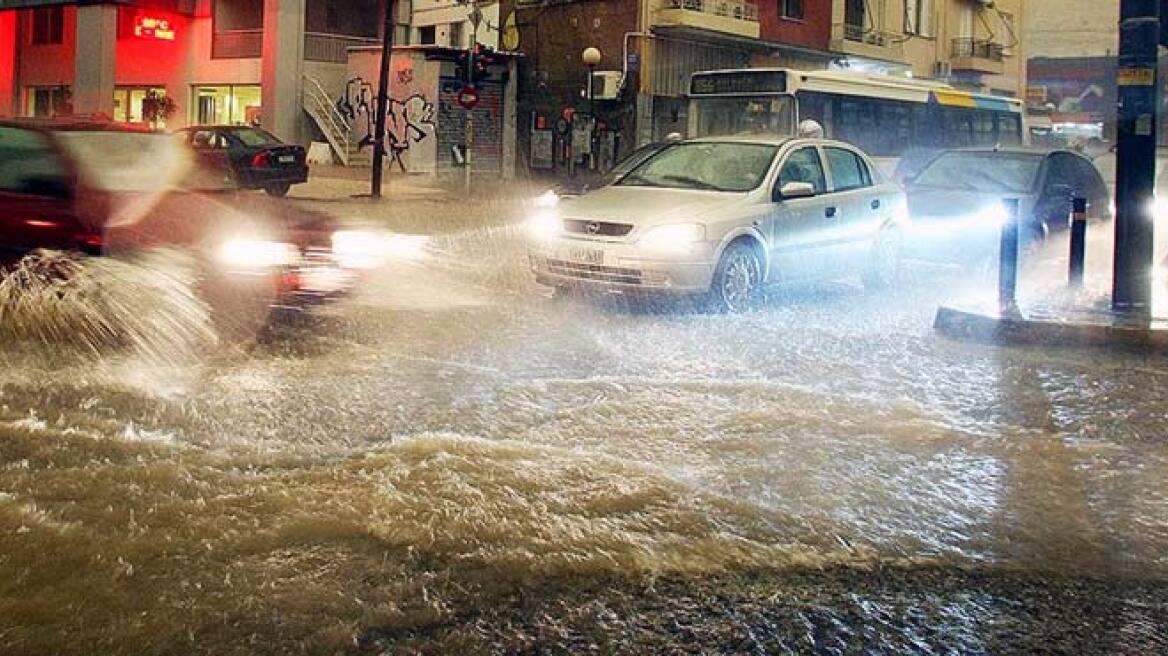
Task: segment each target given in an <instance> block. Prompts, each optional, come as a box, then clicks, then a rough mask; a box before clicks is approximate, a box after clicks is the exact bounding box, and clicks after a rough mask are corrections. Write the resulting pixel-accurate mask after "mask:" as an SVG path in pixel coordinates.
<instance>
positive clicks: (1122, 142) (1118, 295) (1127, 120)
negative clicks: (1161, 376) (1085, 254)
mask: <svg viewBox="0 0 1168 656" xmlns="http://www.w3.org/2000/svg"><path fill="white" fill-rule="evenodd" d="M1160 3H1161V0H1121V3H1120V28H1119V29H1120V33H1119V72H1118V75H1119V117H1118V125H1117V128H1118V130H1117V131H1118V139H1117V141H1118V143H1117V151H1116V160H1117V161H1116V176H1115V196H1116V210H1117V212H1116V217H1115V272H1114V273H1115V278H1114V282H1113V287H1112V297H1111V307H1112V310H1114V311H1115V312H1122V313H1125V314H1129V315H1131V316H1133V317H1136V318H1147V317H1150V316H1151V307H1152V269H1153V266H1154V264H1155V262H1154V255H1153V243H1152V240H1153V203H1152V201H1153V196H1154V193H1155V184H1156V91H1157V86H1156V67H1157V55H1158V54H1159V52H1158V49H1159V44H1160V37H1161V34H1160Z"/></svg>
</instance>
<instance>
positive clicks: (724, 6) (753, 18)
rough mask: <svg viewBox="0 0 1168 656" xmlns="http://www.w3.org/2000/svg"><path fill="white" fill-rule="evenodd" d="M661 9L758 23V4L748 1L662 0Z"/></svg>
mask: <svg viewBox="0 0 1168 656" xmlns="http://www.w3.org/2000/svg"><path fill="white" fill-rule="evenodd" d="M662 8H663V9H685V10H687V11H696V12H701V13H703V14H709V15H711V16H720V17H723V18H733V19H735V20H741V21H750V22H754V23H757V22H758V4H757V3H755V2H751V1H748V0H664V2H663V3H662Z"/></svg>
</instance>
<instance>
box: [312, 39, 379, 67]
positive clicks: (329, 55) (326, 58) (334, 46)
mask: <svg viewBox="0 0 1168 656" xmlns="http://www.w3.org/2000/svg"><path fill="white" fill-rule="evenodd" d="M380 44H381V40H380V39H368V38H364V37H358V36H345V35H343V34H322V33H319V32H306V33H305V34H304V60H305V61H314V62H329V63H333V64H347V63H348V62H349V48H351V47H354V46H369V45H380Z"/></svg>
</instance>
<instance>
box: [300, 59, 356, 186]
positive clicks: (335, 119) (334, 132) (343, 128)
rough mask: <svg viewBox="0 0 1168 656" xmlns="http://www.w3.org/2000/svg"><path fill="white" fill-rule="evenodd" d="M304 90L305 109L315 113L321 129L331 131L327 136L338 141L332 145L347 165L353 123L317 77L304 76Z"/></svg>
mask: <svg viewBox="0 0 1168 656" xmlns="http://www.w3.org/2000/svg"><path fill="white" fill-rule="evenodd" d="M304 91H305V92H304V102H305V110H306V111H308V113H309V114H315V115H314V116H313V118H315V119H316V120H317V122H318V123H320V124H321V126H320V127H321V129H323V130H324V131H325V132H326V133H329V134H327V136H329V137H330V138H331V140H333V141H335V142H336V143H334V144H332V145H333V147H334V148H336V149H337V150H338V151H339V152H338V153H337V155H338V156H339V157H340V158H341V161H342V162H343V163H344V164H345V165H348V163H349V141H350V139H349V135H350V134H351V133H352V129H353V126H352V124H351V123H350V122H349V120H348V119H347V118H346V117H345V116H344V115H343V114H341V112H340V111H339V110H338V109H337V107H336V105H335V104H333V101H332V99H331V98H330V97H329V95H328V92H327V91H325V90H324V87H323V86H321V84H320V82H318V81H317V80H316V79H315V78H313V77H311V76H308V75H305V76H304ZM310 105H311V106H310ZM313 110H315V112H314V111H313Z"/></svg>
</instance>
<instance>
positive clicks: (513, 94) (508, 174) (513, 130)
mask: <svg viewBox="0 0 1168 656" xmlns="http://www.w3.org/2000/svg"><path fill="white" fill-rule="evenodd" d="M518 128H519V61H518V60H516V59H515V58H514V57H508V58H507V85H506V86H505V87H504V88H503V177H504V178H506V179H511V178H514V177H515V159H516V158H515V150H516V148H517V147H518V139H519V132H518Z"/></svg>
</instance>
